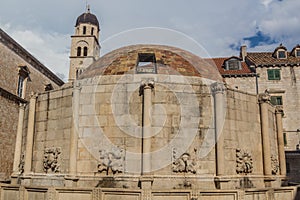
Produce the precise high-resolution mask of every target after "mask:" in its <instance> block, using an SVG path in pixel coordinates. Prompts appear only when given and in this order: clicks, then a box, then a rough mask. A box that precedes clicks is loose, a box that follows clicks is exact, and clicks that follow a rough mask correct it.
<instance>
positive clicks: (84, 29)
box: [82, 26, 86, 35]
mask: <svg viewBox="0 0 300 200" xmlns="http://www.w3.org/2000/svg"><path fill="white" fill-rule="evenodd" d="M82 33H83V35H85V34H86V26H84V27H83V31H82Z"/></svg>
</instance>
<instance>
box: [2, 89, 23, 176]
mask: <svg viewBox="0 0 300 200" xmlns="http://www.w3.org/2000/svg"><path fill="white" fill-rule="evenodd" d="M18 112H19V105H18V103H17V102H15V101H14V100H11V99H8V98H5V97H3V96H2V95H0V113H1V117H0V127H1V128H0V148H1V151H0V180H1V181H5V180H6V181H7V180H9V176H10V174H11V173H12V165H13V159H12V158H13V157H14V150H15V138H16V132H17V124H18Z"/></svg>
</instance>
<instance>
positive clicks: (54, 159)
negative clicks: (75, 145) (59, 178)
mask: <svg viewBox="0 0 300 200" xmlns="http://www.w3.org/2000/svg"><path fill="white" fill-rule="evenodd" d="M59 154H61V149H60V148H56V147H51V148H46V149H45V150H44V160H43V163H44V172H46V173H48V172H54V173H57V172H60V165H59V164H58V156H59Z"/></svg>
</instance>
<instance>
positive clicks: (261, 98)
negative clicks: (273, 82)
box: [258, 90, 271, 103]
mask: <svg viewBox="0 0 300 200" xmlns="http://www.w3.org/2000/svg"><path fill="white" fill-rule="evenodd" d="M270 99H271V96H270V95H269V92H268V90H266V91H265V92H264V93H261V94H259V95H258V102H259V103H268V102H270Z"/></svg>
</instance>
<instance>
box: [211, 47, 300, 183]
mask: <svg viewBox="0 0 300 200" xmlns="http://www.w3.org/2000/svg"><path fill="white" fill-rule="evenodd" d="M214 61H215V63H216V65H217V66H218V68H219V71H220V73H221V74H222V76H223V78H224V81H225V82H226V84H227V85H228V86H229V87H231V88H236V89H239V90H242V91H247V92H249V93H252V94H259V93H262V92H267V93H268V94H269V95H270V96H271V101H270V102H271V103H272V104H273V105H278V106H282V108H283V110H284V117H283V132H284V144H285V151H286V155H287V166H288V168H287V171H288V175H289V179H290V181H291V182H298V183H299V182H300V176H299V174H300V173H299V172H300V168H299V166H300V152H299V145H300V135H299V134H300V129H299V126H300V118H299V114H298V112H299V109H300V99H299V97H298V96H299V89H298V88H299V87H300V85H299V80H298V79H299V77H300V46H299V45H296V46H295V47H294V48H293V49H291V50H290V51H288V50H287V48H286V47H284V46H283V45H282V44H281V45H279V46H278V47H277V48H276V49H274V51H273V52H247V50H246V46H242V47H241V51H240V56H239V57H231V58H230V57H228V58H214Z"/></svg>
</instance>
